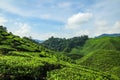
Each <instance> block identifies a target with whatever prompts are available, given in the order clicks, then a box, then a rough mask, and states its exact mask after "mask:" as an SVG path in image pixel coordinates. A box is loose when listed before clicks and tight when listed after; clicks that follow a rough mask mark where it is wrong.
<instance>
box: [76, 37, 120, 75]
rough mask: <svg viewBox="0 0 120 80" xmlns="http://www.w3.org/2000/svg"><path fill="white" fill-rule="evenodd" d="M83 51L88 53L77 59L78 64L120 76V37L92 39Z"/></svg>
mask: <svg viewBox="0 0 120 80" xmlns="http://www.w3.org/2000/svg"><path fill="white" fill-rule="evenodd" d="M85 50H86V51H85ZM83 51H84V52H85V53H86V54H87V55H86V56H84V57H83V58H81V59H79V60H77V61H76V62H77V63H78V64H80V65H83V66H87V67H89V68H92V69H94V70H99V71H104V72H108V73H111V74H114V75H117V76H119V77H120V75H119V73H120V63H119V61H120V37H102V38H95V39H90V40H88V41H87V42H86V44H85V46H84V49H83Z"/></svg>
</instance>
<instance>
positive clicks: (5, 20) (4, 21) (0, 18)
mask: <svg viewBox="0 0 120 80" xmlns="http://www.w3.org/2000/svg"><path fill="white" fill-rule="evenodd" d="M6 22H7V19H5V18H4V17H0V25H4V24H5V23H6Z"/></svg>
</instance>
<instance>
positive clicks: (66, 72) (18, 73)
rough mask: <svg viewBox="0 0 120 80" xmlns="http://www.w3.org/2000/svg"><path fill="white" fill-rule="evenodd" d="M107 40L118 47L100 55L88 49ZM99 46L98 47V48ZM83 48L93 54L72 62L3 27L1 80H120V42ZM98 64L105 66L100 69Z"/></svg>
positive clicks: (117, 39)
mask: <svg viewBox="0 0 120 80" xmlns="http://www.w3.org/2000/svg"><path fill="white" fill-rule="evenodd" d="M80 38H81V37H80ZM75 39H76V40H78V38H73V39H70V41H71V40H75ZM104 39H105V41H106V42H107V40H110V41H112V42H114V43H113V44H112V45H114V46H113V47H112V48H111V47H110V48H109V47H108V48H107V46H108V45H109V44H108V45H107V46H104V47H105V49H103V48H101V49H100V51H99V50H98V48H99V47H96V48H92V47H91V45H88V44H92V43H91V42H97V41H99V42H103V41H102V40H104ZM80 40H81V39H80ZM82 40H84V39H83V38H82ZM85 41H86V39H85ZM85 41H83V42H85ZM73 42H76V41H73ZM78 42H79V40H78ZM109 43H111V42H109ZM72 44H74V43H72ZM97 44H98V43H94V45H95V46H96V45H97ZM101 44H102V43H101ZM54 45H57V44H54ZM75 45H76V46H75ZM75 45H74V47H78V48H81V46H78V45H77V43H76V44H75ZM87 45H88V46H87ZM82 46H83V48H81V49H80V50H82V49H83V52H85V51H84V50H85V49H86V48H87V49H88V50H89V52H90V53H89V52H88V53H87V55H85V56H84V57H83V56H82V58H81V59H79V60H76V62H75V59H74V58H76V57H78V56H79V55H78V54H77V55H76V54H74V53H73V54H72V55H69V56H72V57H74V58H73V59H71V58H70V57H68V56H66V54H68V53H67V52H66V53H63V52H59V51H52V50H50V49H49V48H45V47H44V46H42V45H41V44H39V43H38V42H36V41H34V40H32V39H31V38H27V37H23V38H21V37H19V36H16V35H14V34H12V33H10V32H7V29H6V28H5V27H3V26H0V80H120V77H119V69H120V67H119V66H120V64H119V63H118V62H119V61H120V51H119V49H120V48H119V38H115V39H113V38H99V39H89V40H87V42H86V43H85V45H83V43H82ZM109 46H111V45H109ZM69 47H70V46H68V48H69ZM90 48H91V49H92V50H90ZM109 49H112V50H109ZM80 52H82V51H80ZM86 52H87V51H86ZM97 52H98V53H97ZM78 58H79V57H78ZM89 58H90V59H89ZM91 58H92V59H93V60H91ZM101 58H103V59H101ZM97 59H98V60H97ZM99 59H100V60H99ZM96 60H97V61H96ZM91 63H94V65H93V64H91ZM98 64H101V65H102V66H101V65H99V67H98ZM105 66H106V67H105ZM92 67H94V68H92ZM103 67H104V68H103Z"/></svg>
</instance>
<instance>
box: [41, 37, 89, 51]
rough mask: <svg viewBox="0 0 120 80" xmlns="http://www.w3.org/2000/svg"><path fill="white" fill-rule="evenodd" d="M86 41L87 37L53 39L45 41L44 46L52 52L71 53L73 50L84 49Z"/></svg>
mask: <svg viewBox="0 0 120 80" xmlns="http://www.w3.org/2000/svg"><path fill="white" fill-rule="evenodd" d="M86 40H88V36H87V35H83V36H80V37H73V38H69V39H66V38H55V37H53V36H52V37H51V38H49V39H48V40H46V41H44V42H43V43H42V44H43V45H44V46H45V47H47V48H49V49H52V50H55V51H61V52H70V51H71V50H72V49H73V48H76V47H78V46H79V47H82V46H83V45H84V44H85V42H86Z"/></svg>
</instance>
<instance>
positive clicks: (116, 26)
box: [111, 21, 120, 33]
mask: <svg viewBox="0 0 120 80" xmlns="http://www.w3.org/2000/svg"><path fill="white" fill-rule="evenodd" d="M111 32H114V33H120V21H116V22H115V24H114V26H113V27H112V30H111Z"/></svg>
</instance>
